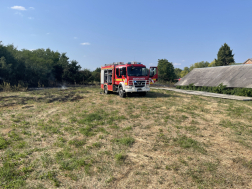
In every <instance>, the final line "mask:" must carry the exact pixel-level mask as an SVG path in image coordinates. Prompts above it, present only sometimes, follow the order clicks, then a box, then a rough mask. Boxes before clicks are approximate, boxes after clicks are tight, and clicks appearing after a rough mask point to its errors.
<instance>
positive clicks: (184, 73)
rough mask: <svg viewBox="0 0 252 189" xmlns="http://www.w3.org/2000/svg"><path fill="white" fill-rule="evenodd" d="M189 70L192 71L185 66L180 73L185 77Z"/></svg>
mask: <svg viewBox="0 0 252 189" xmlns="http://www.w3.org/2000/svg"><path fill="white" fill-rule="evenodd" d="M189 72H190V69H189V68H188V67H184V70H183V71H182V72H181V73H180V77H184V76H185V75H186V74H188V73H189Z"/></svg>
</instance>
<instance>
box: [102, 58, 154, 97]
mask: <svg viewBox="0 0 252 189" xmlns="http://www.w3.org/2000/svg"><path fill="white" fill-rule="evenodd" d="M157 80H158V69H157V67H150V69H147V68H146V66H145V65H143V64H141V63H140V62H128V63H126V64H124V63H123V62H116V63H112V64H105V66H102V67H101V88H102V89H103V90H104V93H105V94H108V93H110V92H117V93H119V96H120V97H122V98H124V97H125V96H126V94H127V93H139V95H141V96H145V95H146V92H148V91H150V84H153V83H155V82H156V81H157Z"/></svg>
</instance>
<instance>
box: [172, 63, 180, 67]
mask: <svg viewBox="0 0 252 189" xmlns="http://www.w3.org/2000/svg"><path fill="white" fill-rule="evenodd" d="M173 65H174V66H180V65H181V63H173Z"/></svg>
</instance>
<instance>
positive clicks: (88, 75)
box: [79, 69, 93, 84]
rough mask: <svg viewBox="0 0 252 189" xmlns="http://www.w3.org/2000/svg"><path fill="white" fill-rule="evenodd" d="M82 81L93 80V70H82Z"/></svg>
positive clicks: (85, 82) (84, 82)
mask: <svg viewBox="0 0 252 189" xmlns="http://www.w3.org/2000/svg"><path fill="white" fill-rule="evenodd" d="M79 72H80V83H82V84H87V83H88V82H90V81H93V76H92V72H91V71H90V70H89V69H84V70H80V71H79Z"/></svg>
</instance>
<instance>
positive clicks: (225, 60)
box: [158, 43, 235, 82]
mask: <svg viewBox="0 0 252 189" xmlns="http://www.w3.org/2000/svg"><path fill="white" fill-rule="evenodd" d="M232 64H235V61H234V54H232V50H231V49H230V47H229V46H228V45H227V44H226V43H224V45H222V46H221V47H220V49H219V51H218V54H217V59H214V60H213V61H212V62H211V63H209V62H207V61H201V62H196V63H194V64H192V65H191V66H190V67H184V69H183V70H182V69H180V68H174V66H173V64H172V62H169V61H168V60H167V59H159V60H158V70H159V72H158V74H159V76H158V77H159V80H160V81H163V82H165V81H171V82H174V81H175V79H179V78H182V77H184V76H185V75H187V74H188V73H189V72H190V71H192V70H193V69H194V68H205V67H214V66H227V65H232Z"/></svg>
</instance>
